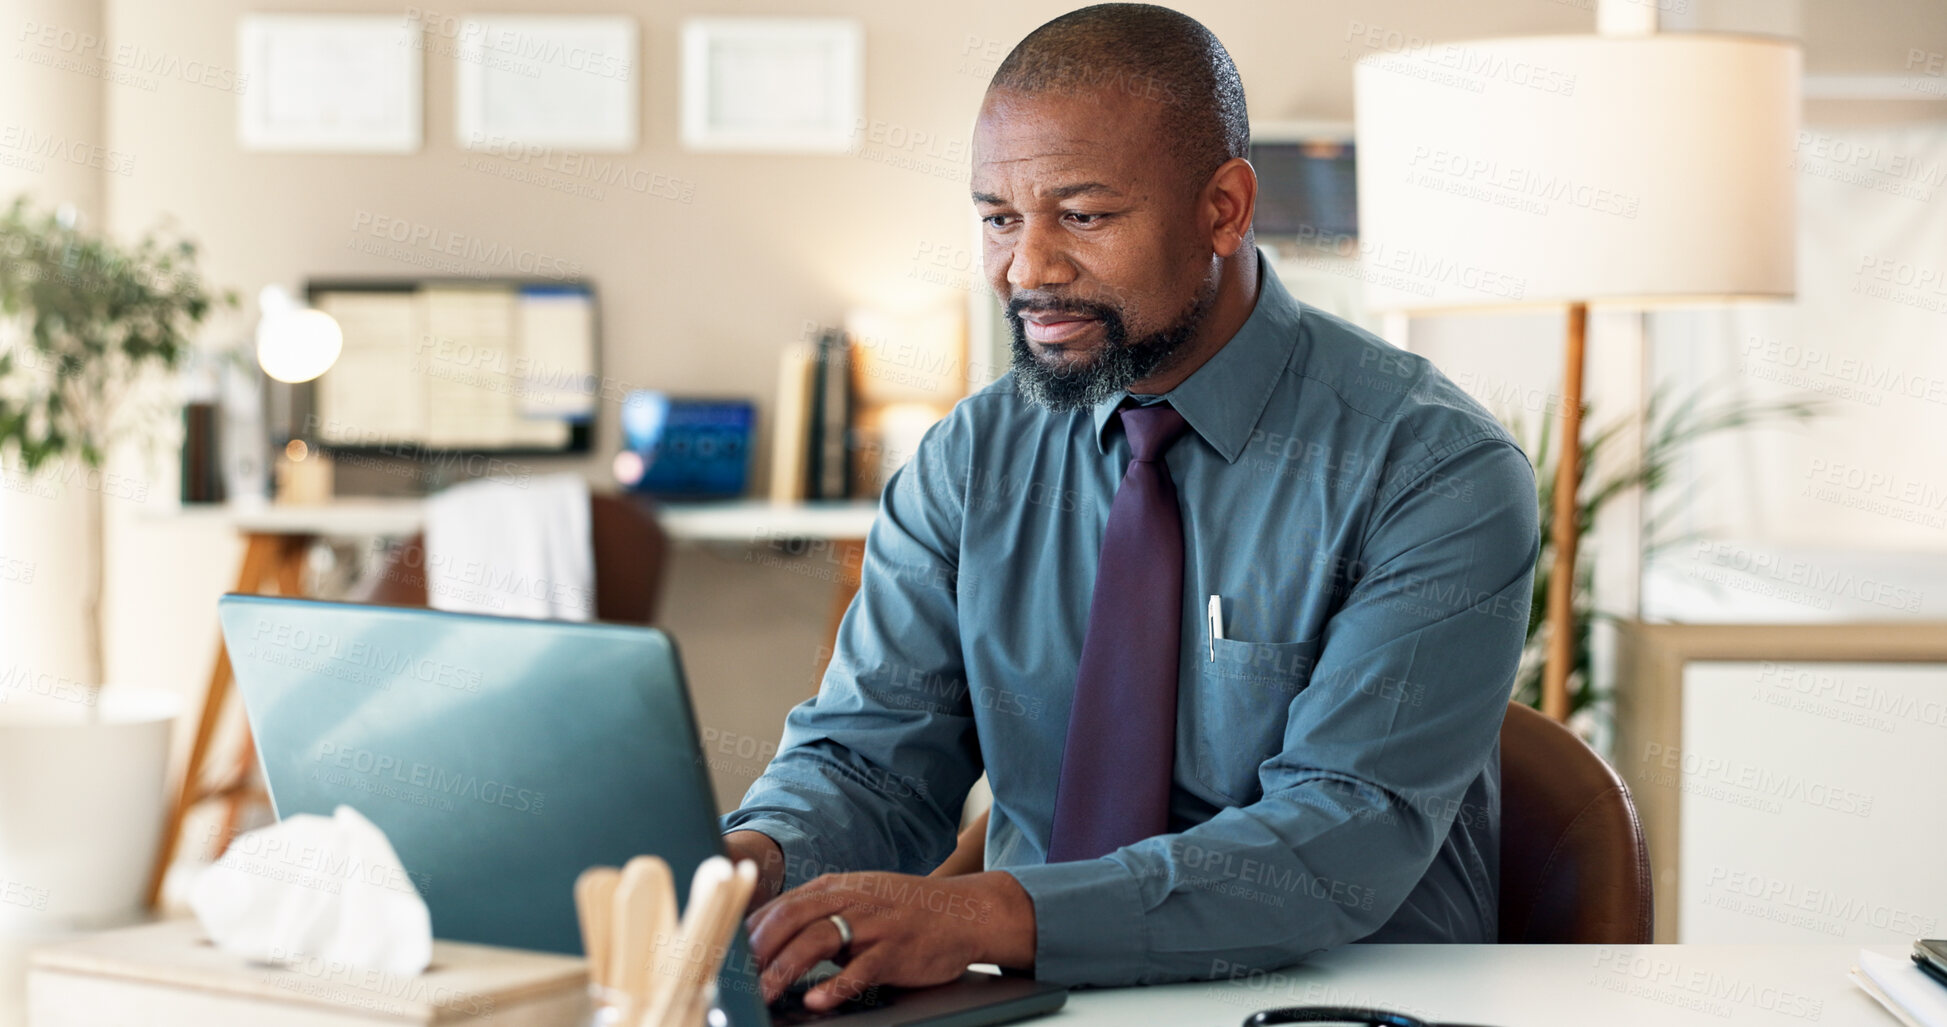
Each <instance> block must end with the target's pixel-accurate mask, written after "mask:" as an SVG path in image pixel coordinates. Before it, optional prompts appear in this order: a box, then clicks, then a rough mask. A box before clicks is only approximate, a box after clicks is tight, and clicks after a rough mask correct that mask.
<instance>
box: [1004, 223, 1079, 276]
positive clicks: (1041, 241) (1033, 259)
mask: <svg viewBox="0 0 1947 1027" xmlns="http://www.w3.org/2000/svg"><path fill="white" fill-rule="evenodd" d="M1074 280H1075V265H1074V263H1073V262H1072V261H1070V260H1069V258H1068V254H1067V253H1066V252H1065V250H1064V248H1063V245H1062V237H1061V231H1060V229H1059V228H1058V227H1056V226H1054V225H1050V224H1046V223H1035V221H1033V220H1030V221H1024V222H1023V223H1022V225H1021V231H1020V232H1018V233H1016V234H1015V237H1014V249H1013V252H1011V253H1010V254H1008V264H1007V284H1008V285H1010V286H1012V287H1013V288H1014V289H1015V290H1016V291H1022V290H1026V291H1033V290H1036V289H1045V288H1047V287H1049V286H1053V285H1068V284H1070V283H1072V282H1073V281H1074Z"/></svg>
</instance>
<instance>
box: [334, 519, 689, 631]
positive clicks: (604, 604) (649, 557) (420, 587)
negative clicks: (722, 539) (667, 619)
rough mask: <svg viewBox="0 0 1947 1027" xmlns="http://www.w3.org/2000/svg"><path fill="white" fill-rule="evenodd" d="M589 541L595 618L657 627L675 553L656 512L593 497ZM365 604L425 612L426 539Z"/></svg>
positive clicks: (387, 573)
mask: <svg viewBox="0 0 1947 1027" xmlns="http://www.w3.org/2000/svg"><path fill="white" fill-rule="evenodd" d="M588 536H589V544H590V546H591V548H593V549H594V551H595V618H596V619H597V620H605V621H615V622H618V623H623V624H648V623H650V622H652V621H654V620H655V618H656V602H657V600H658V599H659V598H660V597H661V595H662V581H663V569H664V565H665V563H666V562H667V561H666V559H665V556H666V554H667V552H668V549H669V539H668V537H667V536H666V535H664V534H663V530H662V527H661V526H660V525H658V524H657V523H656V515H655V510H654V508H653V507H651V506H650V505H649V504H648V502H647V501H645V500H641V499H635V498H632V497H628V496H614V495H602V494H596V495H592V496H590V497H589V501H588ZM362 598H363V599H364V601H366V602H371V603H383V604H386V605H390V606H425V605H426V537H425V535H423V534H420V535H414V536H412V537H411V538H409V539H407V540H406V541H405V542H404V543H403V544H401V545H399V546H396V547H394V548H393V549H392V551H391V553H390V554H389V556H388V559H387V561H386V566H385V567H384V568H383V569H381V571H380V572H379V574H378V575H377V576H376V578H375V581H374V587H373V588H372V590H371V591H369V592H367V593H366V594H365V595H364V596H363V597H362Z"/></svg>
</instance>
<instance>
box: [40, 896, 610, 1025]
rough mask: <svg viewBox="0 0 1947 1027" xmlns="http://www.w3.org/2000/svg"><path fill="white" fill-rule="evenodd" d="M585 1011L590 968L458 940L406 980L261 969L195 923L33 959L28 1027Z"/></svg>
mask: <svg viewBox="0 0 1947 1027" xmlns="http://www.w3.org/2000/svg"><path fill="white" fill-rule="evenodd" d="M589 1013H590V1009H589V1003H588V972H587V965H586V964H585V963H584V962H583V961H582V960H580V959H576V958H572V957H569V956H560V955H553V954H549V953H544V952H527V951H523V950H520V949H504V948H495V947H492V946H489V945H467V944H462V943H459V942H447V941H435V942H433V962H432V965H431V966H429V967H427V968H426V972H425V973H422V974H419V975H418V976H415V977H399V976H397V975H393V974H386V973H383V972H379V971H367V970H362V969H358V968H353V967H346V966H335V965H327V964H325V963H324V962H323V961H322V960H313V961H308V962H302V963H295V964H292V965H288V966H270V965H266V964H262V963H253V962H249V961H247V960H244V959H241V958H239V957H236V956H232V955H230V954H229V953H227V952H224V951H222V950H221V949H218V948H217V947H216V946H214V945H211V944H210V943H209V941H208V939H207V937H206V936H205V935H204V933H203V929H202V927H201V926H200V925H198V924H197V923H196V921H194V920H170V921H165V922H162V923H155V924H145V925H143V926H140V927H131V928H127V929H124V930H119V931H110V932H107V933H104V934H97V935H93V936H90V937H87V938H83V939H81V940H79V941H74V942H68V943H65V944H61V945H54V946H50V947H47V948H42V949H39V950H37V951H35V952H34V953H33V954H32V955H31V956H30V957H29V960H28V972H27V1024H28V1027H111V1025H112V1027H126V1025H128V1024H135V1023H139V1024H144V1025H147V1027H179V1025H180V1027H190V1025H195V1027H259V1025H262V1024H273V1023H274V1024H278V1025H280V1027H285V1025H288V1027H370V1025H376V1024H385V1025H387V1027H400V1025H404V1024H453V1023H492V1024H495V1025H496V1027H581V1025H582V1024H585V1023H586V1022H587V1020H588V1017H589Z"/></svg>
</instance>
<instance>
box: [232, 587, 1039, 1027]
mask: <svg viewBox="0 0 1947 1027" xmlns="http://www.w3.org/2000/svg"><path fill="white" fill-rule="evenodd" d="M217 614H218V618H219V619H220V620H221V622H222V625H223V640H224V645H225V647H226V648H227V650H228V652H229V656H230V664H231V666H232V668H233V669H234V671H235V674H236V681H237V688H238V690H239V692H241V694H242V696H243V703H244V707H245V709H246V710H247V711H248V714H249V718H250V730H251V732H252V734H253V735H254V736H255V738H256V742H257V752H258V758H259V759H260V760H261V761H262V767H263V775H264V783H265V785H266V786H267V787H268V789H269V791H270V797H271V803H272V806H273V807H274V808H275V810H276V812H277V815H278V816H279V817H285V816H289V815H291V814H294V813H315V814H319V815H324V816H329V815H330V814H331V812H332V810H333V809H335V808H337V807H338V806H339V805H340V804H343V805H347V806H351V807H353V808H355V809H357V810H358V811H359V812H360V813H362V814H364V815H365V816H366V817H367V818H368V819H370V820H371V821H372V822H373V823H374V824H377V825H378V826H379V827H380V828H381V829H382V830H384V831H385V834H386V837H387V838H388V839H390V840H391V842H392V846H393V848H394V849H396V850H397V851H398V854H399V859H400V861H401V862H402V863H403V864H404V865H405V869H406V872H407V874H408V875H410V876H411V877H412V879H413V882H414V884H415V885H417V886H418V887H419V891H420V894H421V895H422V896H423V897H424V898H425V900H426V905H427V907H428V908H429V909H430V911H431V913H432V921H433V934H434V935H435V936H436V937H439V938H448V939H453V940H456V941H470V942H481V943H485V944H491V945H508V946H514V947H518V948H528V949H540V950H545V951H552V952H566V953H573V954H576V955H579V954H581V933H580V928H579V925H578V923H577V921H576V916H575V907H574V882H575V878H576V876H577V875H579V874H580V873H581V872H582V870H584V869H586V868H588V867H590V866H596V865H609V866H621V865H622V864H623V863H625V862H627V861H628V860H629V859H630V858H631V857H634V856H638V855H643V854H651V855H656V856H661V857H662V858H663V859H665V860H667V861H668V862H669V865H670V869H671V870H672V871H673V872H674V874H675V878H676V890H677V893H678V894H677V897H678V899H679V900H680V901H684V902H687V901H688V894H687V893H688V891H689V883H690V878H691V875H692V874H693V873H694V872H695V870H696V867H697V864H699V863H701V862H702V861H703V860H705V859H707V858H708V857H710V856H713V855H719V854H721V853H722V852H723V848H722V839H721V837H720V835H719V832H718V826H717V816H716V804H715V800H714V797H713V795H712V793H711V790H710V781H709V775H708V773H707V766H706V764H705V762H704V758H703V753H702V749H701V747H700V746H699V744H698V741H697V732H696V722H695V716H694V714H693V712H692V710H691V706H690V700H689V692H688V690H687V689H686V688H685V687H684V684H683V672H682V667H681V665H680V663H679V662H678V659H677V655H676V647H675V643H674V642H672V641H671V640H670V638H669V636H667V635H665V634H663V633H662V632H660V631H657V630H655V629H653V628H640V627H628V626H623V625H615V624H592V623H560V622H554V621H537V620H519V619H512V618H505V617H488V616H480V615H475V614H461V613H448V612H445V611H439V610H421V609H407V608H401V607H383V606H365V605H357V604H349V603H326V602H316V601H310V600H300V599H279V598H268V597H263V596H244V595H228V596H224V597H223V598H222V599H221V600H220V601H219V602H218V603H217ZM801 989H802V985H801V987H800V991H799V994H801ZM717 990H718V1006H719V1008H720V1009H721V1010H722V1012H723V1014H724V1016H725V1018H726V1020H725V1022H727V1023H728V1024H729V1025H731V1027H771V1025H773V1024H778V1023H810V1022H819V1023H823V1022H826V1021H830V1022H833V1023H840V1024H843V1025H844V1027H892V1025H928V1027H978V1025H983V1024H998V1023H1008V1022H1012V1021H1015V1020H1020V1019H1024V1018H1027V1017H1030V1016H1035V1015H1038V1014H1041V1013H1045V1012H1049V1011H1052V1010H1054V1009H1057V1008H1059V1007H1060V1006H1061V1005H1062V1003H1063V1002H1064V1001H1065V999H1066V997H1067V993H1066V992H1065V991H1064V990H1063V989H1061V988H1058V987H1055V986H1053V985H1049V984H1043V983H1040V982H1037V981H1033V980H1029V979H1027V978H1022V977H1016V976H997V975H994V974H984V973H976V972H971V971H970V972H969V973H968V974H967V975H966V976H964V977H962V978H961V979H960V980H958V981H955V982H950V983H947V984H943V985H940V986H937V987H932V988H917V989H891V988H886V989H875V992H874V994H872V995H870V996H868V998H867V1000H866V1001H862V1002H858V1003H852V1004H850V1005H848V1006H845V1007H841V1008H840V1009H838V1010H833V1011H830V1012H827V1013H824V1014H813V1013H811V1012H810V1011H809V1010H807V1009H805V1008H804V1007H803V1005H802V1003H801V1002H797V1003H795V1004H793V1003H790V1002H785V1003H781V1004H780V1006H779V1007H778V1008H775V1009H767V1008H766V1007H765V1005H764V1004H763V1002H762V1000H761V997H760V995H759V992H758V988H757V974H756V966H755V962H754V960H753V959H752V957H751V955H750V949H749V941H748V939H747V938H745V937H744V934H743V931H742V930H741V929H739V931H738V934H737V939H736V942H735V944H734V946H733V947H732V949H731V952H730V954H729V956H728V957H727V958H726V959H725V961H724V967H723V971H722V972H721V973H720V974H719V975H718V978H717ZM712 1022H713V1023H715V1022H717V1020H716V1019H715V1018H713V1020H712Z"/></svg>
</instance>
